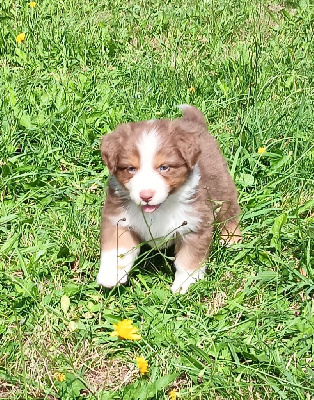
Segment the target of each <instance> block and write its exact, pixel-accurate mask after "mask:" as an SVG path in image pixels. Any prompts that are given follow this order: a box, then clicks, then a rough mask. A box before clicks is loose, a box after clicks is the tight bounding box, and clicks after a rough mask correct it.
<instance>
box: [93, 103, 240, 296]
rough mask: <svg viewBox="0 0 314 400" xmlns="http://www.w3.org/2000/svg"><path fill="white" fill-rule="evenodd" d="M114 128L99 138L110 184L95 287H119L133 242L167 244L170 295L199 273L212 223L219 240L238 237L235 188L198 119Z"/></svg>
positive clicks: (190, 111)
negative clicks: (172, 259)
mask: <svg viewBox="0 0 314 400" xmlns="http://www.w3.org/2000/svg"><path fill="white" fill-rule="evenodd" d="M180 109H181V110H182V111H183V117H182V118H179V119H176V120H174V121H170V120H168V119H164V120H151V121H144V122H135V123H127V124H122V125H119V126H118V127H117V129H116V130H115V131H114V132H112V133H110V134H108V135H106V136H104V137H103V139H102V144H101V155H102V158H103V161H104V162H105V164H106V165H107V166H108V169H109V173H110V179H109V184H108V191H107V197H106V201H105V204H104V207H103V210H102V226H101V260H100V269H99V273H98V275H97V283H98V284H99V285H102V286H105V287H107V288H111V287H113V286H115V285H117V284H118V283H125V282H126V281H127V279H128V273H129V271H130V269H131V268H132V266H133V264H134V262H135V260H136V258H137V256H138V255H139V252H140V244H141V243H143V242H146V243H148V244H149V245H150V246H152V247H155V246H156V247H158V246H159V247H166V246H169V245H170V244H174V245H175V262H174V264H175V270H176V272H175V280H174V282H173V285H172V287H171V290H172V291H173V292H181V293H185V292H186V291H187V289H188V288H189V286H190V285H191V284H192V283H194V282H195V281H197V280H199V279H202V278H203V277H204V274H205V266H204V263H205V262H206V259H207V257H208V254H209V250H210V244H211V239H212V235H213V229H214V224H215V225H216V224H217V225H218V228H219V229H220V231H221V236H222V239H223V240H224V241H225V242H229V243H233V242H238V241H239V240H240V239H241V232H240V230H239V228H238V216H239V214H240V207H239V206H238V203H237V197H238V195H237V190H236V188H235V185H234V183H233V181H232V178H231V176H230V174H229V171H228V167H227V164H226V161H225V159H224V158H223V156H222V154H221V152H220V150H219V147H218V143H217V141H216V140H215V139H214V138H213V137H212V136H211V135H210V134H209V133H208V131H207V129H206V122H205V120H204V117H203V114H202V113H201V112H200V111H199V110H198V109H196V108H195V107H192V106H189V105H182V106H180Z"/></svg>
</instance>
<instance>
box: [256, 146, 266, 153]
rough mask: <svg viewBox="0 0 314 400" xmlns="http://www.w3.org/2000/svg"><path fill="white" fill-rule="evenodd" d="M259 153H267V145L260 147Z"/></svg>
mask: <svg viewBox="0 0 314 400" xmlns="http://www.w3.org/2000/svg"><path fill="white" fill-rule="evenodd" d="M257 152H258V154H264V153H266V147H259V148H258V150H257Z"/></svg>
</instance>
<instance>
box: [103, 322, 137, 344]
mask: <svg viewBox="0 0 314 400" xmlns="http://www.w3.org/2000/svg"><path fill="white" fill-rule="evenodd" d="M132 323H133V321H131V320H130V319H124V320H123V321H120V322H118V324H117V325H113V327H114V329H115V330H114V331H113V332H111V333H110V336H118V337H119V338H120V339H128V340H139V339H141V335H138V334H137V333H136V332H137V331H138V329H137V328H136V326H133V325H132Z"/></svg>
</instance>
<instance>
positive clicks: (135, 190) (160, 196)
mask: <svg viewBox="0 0 314 400" xmlns="http://www.w3.org/2000/svg"><path fill="white" fill-rule="evenodd" d="M159 145H160V139H159V136H158V133H157V132H156V130H155V129H152V130H151V131H149V132H144V133H143V134H142V137H141V138H140V140H139V142H138V143H137V148H138V151H139V155H140V168H139V170H138V171H137V172H136V173H135V174H134V176H133V177H132V179H130V180H129V182H127V183H126V184H125V186H126V187H127V189H128V190H129V192H130V196H131V199H132V200H133V201H134V202H135V203H136V204H139V205H141V206H142V209H143V211H144V212H153V211H155V210H156V208H157V207H153V206H158V205H159V204H161V203H162V202H164V201H165V200H166V198H167V197H168V193H169V187H168V185H167V184H166V181H165V180H164V179H163V177H162V176H161V175H160V174H159V173H158V172H157V170H156V169H155V168H154V158H155V156H156V154H157V151H158V149H159ZM143 191H151V192H152V198H151V199H150V200H149V201H148V202H147V201H144V200H143V199H141V195H140V193H141V192H143Z"/></svg>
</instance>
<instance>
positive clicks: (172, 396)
mask: <svg viewBox="0 0 314 400" xmlns="http://www.w3.org/2000/svg"><path fill="white" fill-rule="evenodd" d="M176 399H177V392H176V390H175V389H172V390H171V391H170V392H169V400H176Z"/></svg>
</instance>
